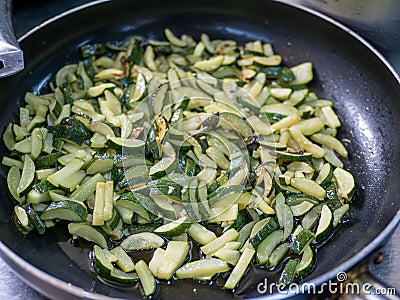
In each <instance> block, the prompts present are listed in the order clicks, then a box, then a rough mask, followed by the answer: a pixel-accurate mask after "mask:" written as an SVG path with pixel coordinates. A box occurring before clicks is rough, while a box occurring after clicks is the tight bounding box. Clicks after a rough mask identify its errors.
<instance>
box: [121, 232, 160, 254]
mask: <svg viewBox="0 0 400 300" xmlns="http://www.w3.org/2000/svg"><path fill="white" fill-rule="evenodd" d="M164 243H165V241H164V239H163V238H161V237H159V236H158V235H157V234H154V233H151V232H141V233H136V234H131V235H129V236H128V237H126V238H125V239H124V240H123V241H122V242H121V244H120V245H121V247H122V248H124V249H125V250H140V249H154V248H159V247H161V246H162V245H164Z"/></svg>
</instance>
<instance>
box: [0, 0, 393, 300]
mask: <svg viewBox="0 0 400 300" xmlns="http://www.w3.org/2000/svg"><path fill="white" fill-rule="evenodd" d="M110 1H112V0H96V1H92V2H89V3H86V4H83V5H80V6H77V7H75V8H72V9H70V10H67V11H65V12H63V13H61V14H59V15H57V16H55V17H52V18H50V19H48V20H46V21H45V22H43V23H41V24H40V25H38V26H36V27H34V28H32V29H31V30H29V31H28V32H27V33H25V34H24V35H22V36H21V37H20V38H18V42H19V43H20V42H23V41H24V40H25V39H27V38H28V37H30V36H31V35H33V34H34V33H35V32H36V31H39V30H40V29H41V28H43V27H45V26H47V25H49V24H51V23H53V22H55V21H57V20H59V19H62V18H64V17H66V16H68V15H70V14H73V13H75V12H77V11H80V10H83V9H85V8H88V7H91V6H94V5H99V4H102V3H107V2H110ZM273 1H274V2H277V3H282V4H284V5H287V6H290V7H294V8H296V9H299V10H302V11H305V12H307V13H309V14H311V15H314V16H315V17H318V18H320V19H323V20H324V21H327V22H328V23H330V24H332V25H334V26H335V27H337V28H338V29H340V30H342V31H344V32H345V33H347V34H349V35H351V36H352V37H353V38H355V39H356V40H358V41H359V42H360V43H361V44H363V45H364V46H366V47H367V48H368V50H369V51H371V52H372V53H373V54H374V55H375V56H376V57H377V58H379V60H380V61H381V62H382V63H383V64H384V65H385V67H386V68H387V69H388V70H389V71H390V72H391V73H392V75H393V76H394V77H395V79H396V80H397V82H398V83H399V84H400V74H398V73H397V72H396V71H395V69H394V68H393V66H392V65H391V64H390V63H389V62H388V60H387V59H386V58H385V57H384V56H383V55H382V54H381V53H380V52H379V51H378V50H377V49H376V48H375V47H374V46H372V45H371V44H370V43H369V42H368V41H367V40H366V39H364V38H363V37H361V36H360V35H358V34H357V33H356V32H355V31H353V30H352V29H350V28H348V27H347V26H345V25H343V24H342V23H340V22H338V21H336V20H335V19H333V18H331V17H329V16H326V15H324V14H322V13H320V12H318V11H315V10H314V9H311V8H308V7H305V6H303V5H301V4H296V3H293V2H292V1H290V0H273ZM399 223H400V210H398V211H397V212H396V215H395V216H394V217H393V218H392V219H391V220H390V221H389V223H388V224H387V226H386V227H385V229H384V230H383V231H382V232H380V233H379V234H378V236H376V237H375V238H374V239H373V240H372V241H371V242H370V243H369V244H368V245H367V246H365V247H364V248H363V249H362V250H361V251H359V252H358V253H357V254H356V255H354V256H353V257H352V258H350V259H348V260H347V261H345V262H344V263H342V264H340V265H339V266H337V267H336V268H334V269H331V270H329V271H328V272H325V273H324V274H322V275H320V276H318V277H316V278H315V279H313V280H312V281H309V282H307V283H308V284H309V283H313V284H315V285H316V286H319V285H321V284H322V283H324V282H326V281H327V280H329V279H332V278H334V277H335V276H336V275H337V274H338V272H341V271H347V270H349V269H351V268H352V267H354V266H355V265H357V264H358V263H360V262H361V261H362V260H363V259H364V258H366V257H367V256H369V255H370V254H372V253H373V252H374V251H375V250H376V249H377V248H378V247H379V246H381V245H382V244H383V243H384V241H385V240H386V239H387V238H388V237H389V236H390V234H391V233H393V232H394V230H395V229H396V228H397V226H398V225H399ZM0 256H1V257H2V258H3V259H4V260H5V262H6V263H7V264H8V265H9V266H10V267H11V268H12V269H14V270H15V269H17V268H19V269H21V270H23V271H24V272H27V273H28V274H30V275H32V276H33V277H35V278H37V279H39V280H40V281H43V282H45V283H46V284H47V285H49V286H52V287H54V288H56V289H58V290H61V291H62V292H65V293H68V294H70V295H73V296H76V297H81V298H85V299H101V300H102V299H105V300H107V299H116V298H114V297H110V296H106V295H103V294H99V293H92V292H88V291H86V290H84V289H83V288H80V287H78V286H75V285H72V284H70V283H68V282H66V281H63V280H61V279H58V278H56V277H55V276H52V275H50V274H48V273H46V272H44V271H42V270H40V269H39V268H37V267H35V266H34V265H32V264H31V263H29V262H28V261H26V260H24V259H23V258H21V257H20V256H18V255H17V254H16V253H15V252H13V251H12V250H11V249H10V248H9V247H7V246H6V245H5V244H4V243H3V242H2V241H0ZM16 274H17V276H18V277H20V278H21V279H22V280H23V281H25V282H26V283H28V285H30V286H32V287H33V288H34V289H36V290H40V291H41V293H43V294H46V291H43V290H42V289H39V288H38V287H37V286H34V285H33V284H32V283H31V282H29V281H28V280H27V279H26V278H24V277H23V276H22V275H21V274H19V273H16ZM302 285H303V284H300V285H299V287H300V289H299V290H302ZM305 291H307V289H305ZM293 295H294V293H290V292H289V293H287V294H276V293H274V294H270V295H264V296H261V297H257V298H256V299H270V298H274V299H284V298H288V297H291V296H293ZM47 296H51V295H47Z"/></svg>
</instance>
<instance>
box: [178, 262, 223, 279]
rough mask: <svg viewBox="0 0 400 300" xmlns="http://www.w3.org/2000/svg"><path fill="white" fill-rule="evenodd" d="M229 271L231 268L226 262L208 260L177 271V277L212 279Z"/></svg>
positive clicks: (191, 263)
mask: <svg viewBox="0 0 400 300" xmlns="http://www.w3.org/2000/svg"><path fill="white" fill-rule="evenodd" d="M228 270H229V266H228V264H227V263H226V262H225V261H223V260H221V259H218V258H206V259H202V260H195V261H191V262H189V263H187V264H185V265H183V266H182V267H180V268H179V269H178V270H177V271H176V277H177V278H179V279H185V278H200V277H212V276H214V275H215V274H218V273H223V272H226V271H228Z"/></svg>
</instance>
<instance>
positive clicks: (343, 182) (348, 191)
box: [333, 168, 356, 201]
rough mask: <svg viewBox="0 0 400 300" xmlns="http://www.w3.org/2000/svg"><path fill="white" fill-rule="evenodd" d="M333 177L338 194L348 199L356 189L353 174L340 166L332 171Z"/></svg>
mask: <svg viewBox="0 0 400 300" xmlns="http://www.w3.org/2000/svg"><path fill="white" fill-rule="evenodd" d="M333 177H334V178H335V181H336V184H337V193H338V195H339V196H340V197H342V198H343V199H345V200H348V201H350V200H351V198H352V197H353V195H354V192H355V190H356V189H355V183H354V177H353V175H352V174H351V173H350V172H348V171H346V170H344V169H342V168H336V169H335V171H333Z"/></svg>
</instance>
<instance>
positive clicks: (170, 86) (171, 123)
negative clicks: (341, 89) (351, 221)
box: [2, 29, 355, 296]
mask: <svg viewBox="0 0 400 300" xmlns="http://www.w3.org/2000/svg"><path fill="white" fill-rule="evenodd" d="M164 33H165V35H166V38H165V40H164V41H154V40H149V41H145V40H143V39H141V38H138V37H135V38H130V39H127V40H126V41H125V42H123V43H121V44H119V46H118V47H115V46H111V45H112V44H89V45H85V46H83V47H81V49H80V50H81V54H82V58H83V60H82V61H81V62H77V63H76V64H71V65H66V66H64V67H62V68H61V69H60V70H59V72H58V73H57V75H56V78H55V89H54V93H52V94H47V95H34V94H32V93H27V94H26V97H25V102H26V104H27V105H26V107H23V108H21V110H20V114H21V117H20V118H19V121H18V122H17V123H15V124H12V123H10V124H8V126H7V129H6V130H5V132H4V135H3V141H4V143H5V145H6V146H7V148H8V149H9V150H10V153H9V154H8V155H7V157H5V158H3V160H2V161H3V164H4V165H6V166H9V167H11V170H10V172H9V174H8V179H7V183H8V188H9V189H10V196H12V197H10V198H11V201H13V203H15V204H18V206H15V208H14V210H13V211H14V215H13V220H14V222H15V224H16V226H17V228H18V229H19V230H20V231H21V232H22V233H23V234H29V232H30V231H32V230H35V231H38V232H39V233H40V234H43V233H44V234H46V233H45V229H46V226H53V225H57V223H58V222H59V221H60V220H63V222H68V223H69V230H70V233H71V234H73V235H74V237H78V238H81V239H87V240H89V241H90V242H92V243H94V244H97V245H98V246H100V247H102V250H101V251H100V250H99V247H98V246H96V247H98V248H96V251H97V252H98V253H104V259H106V260H109V262H110V264H111V262H112V263H113V264H112V266H110V264H108V263H107V261H104V263H105V264H106V265H109V268H110V270H108V271H107V274H106V275H107V276H106V277H107V278H108V279H110V278H115V280H116V281H119V282H126V283H128V282H134V281H136V280H137V277H139V279H140V281H141V282H142V285H143V289H144V293H145V295H146V296H148V295H151V294H152V293H154V291H155V289H156V286H155V283H156V281H157V280H155V279H154V278H153V276H154V277H155V278H156V279H166V278H171V277H172V276H174V275H175V276H176V277H178V278H193V277H195V278H197V279H200V280H209V279H212V278H213V276H214V275H215V274H216V273H218V272H225V271H227V270H229V271H230V272H231V273H230V275H229V277H228V280H227V282H226V285H225V287H226V288H228V289H234V288H235V287H236V286H237V285H238V284H240V280H241V279H242V277H243V276H246V270H247V268H248V266H249V265H250V264H256V265H257V264H263V265H264V264H265V265H266V266H267V267H271V266H274V267H275V266H276V267H278V268H281V269H282V270H283V274H282V275H281V281H282V282H283V283H285V284H289V283H290V282H291V281H292V280H296V276H300V277H302V276H303V275H304V274H305V273H307V272H308V271H309V270H311V266H312V263H313V262H314V256H310V255H309V254H310V253H311V254H312V253H314V252H313V249H312V247H314V244H315V243H317V244H318V243H319V242H323V241H324V239H326V238H328V237H329V233H330V232H331V229H332V228H333V227H335V226H338V225H339V224H340V223H342V222H344V221H346V220H348V218H349V216H350V214H349V209H350V211H351V207H350V205H351V202H350V200H351V198H352V197H353V194H354V191H355V183H354V178H353V176H352V175H351V173H349V172H347V171H346V170H345V169H343V163H342V162H341V161H340V157H346V156H347V154H348V153H347V150H346V149H345V148H344V146H343V144H342V143H341V140H340V137H339V138H338V137H337V136H335V135H336V131H337V128H338V127H339V126H340V121H339V118H338V116H336V114H335V111H334V103H332V102H331V101H330V100H321V99H319V98H318V96H317V95H316V94H315V93H314V92H313V91H311V90H310V89H309V88H308V87H307V84H308V83H309V82H310V81H311V80H312V78H313V66H312V63H311V62H303V63H301V64H299V65H297V66H292V67H290V68H289V67H283V66H282V57H281V56H279V54H276V53H274V51H273V47H272V45H270V44H265V43H263V42H261V41H249V42H248V43H246V44H245V45H238V44H237V43H236V42H234V41H224V40H221V41H213V40H212V37H209V36H208V35H207V34H205V33H204V34H202V35H201V40H200V41H195V40H193V39H192V38H191V37H189V36H187V35H182V36H181V35H177V34H176V33H173V32H172V31H171V30H169V29H165V31H164ZM311 59H312V58H311ZM210 74H212V75H210ZM219 79H224V81H222V80H219ZM181 80H185V82H182V81H181ZM237 86H240V87H241V90H239V89H238V88H237ZM241 91H243V92H241ZM147 96H149V97H147ZM142 100H145V101H142ZM146 101H147V102H146ZM153 120H155V121H154V122H153ZM267 120H268V121H267ZM268 122H271V124H270V123H268ZM153 123H154V124H153ZM329 134H330V135H332V136H330V135H329ZM11 151H12V153H11ZM11 154H12V155H11ZM149 171H150V172H149ZM172 174H173V176H172ZM105 182H106V183H105ZM49 183H51V184H49ZM106 184H107V186H108V189H107V191H110V192H109V193H107V197H106V198H107V201H106V202H104V203H103V201H96V199H97V200H99V199H100V200H101V199H103V198H102V197H105V194H106V193H105V192H104V191H103V192H101V191H102V189H101V188H97V186H99V187H102V186H104V185H106ZM43 186H45V187H46V188H45V189H39V187H43ZM131 191H133V192H134V193H133V194H131ZM242 191H246V193H245V194H242ZM127 195H128V196H127ZM278 195H279V196H278ZM275 197H276V198H275ZM104 199H105V198H104ZM128 200H129V201H128ZM122 204H125V205H122ZM304 207H305V208H306V209H304V213H303V211H301V212H298V208H304ZM322 207H323V208H324V209H322V210H321V208H322ZM292 211H295V212H296V213H292ZM321 211H323V213H321ZM28 215H29V218H30V220H31V221H32V224H31V223H29V222H28V221H29V219H28V217H27V216H28ZM93 216H94V217H93ZM99 217H101V218H100V219H99ZM294 217H296V218H297V219H298V220H296V222H295V220H294ZM267 218H269V219H268V220H267ZM266 222H267V223H268V224H267V225H266V224H265V223H266ZM295 223H297V224H301V225H298V227H297V228H295V226H294V224H295ZM210 225H212V226H213V228H215V227H216V226H218V227H220V228H219V230H217V231H215V232H222V234H215V233H214V230H213V231H211V230H210V229H212V228H211V227H210ZM111 239H114V240H116V241H117V242H118V244H120V245H121V246H122V248H114V249H115V250H113V249H110V248H108V247H109V245H111V244H110V240H111ZM170 240H174V243H171V244H169V243H170V242H169V241H170ZM178 241H179V242H178ZM263 241H265V242H263ZM269 241H274V242H273V243H270V242H269ZM191 243H197V244H199V246H200V247H201V251H202V255H203V257H202V260H198V261H196V260H194V261H191V262H190V264H189V265H188V260H187V257H189V256H190V253H187V251H186V248H189V246H188V245H191ZM180 244H182V245H183V244H184V245H185V251H182V253H181V254H180V256H179V259H178V258H174V259H175V260H176V262H175V263H174V264H173V265H171V264H170V265H168V261H170V262H171V261H173V260H171V259H164V254H165V253H164V252H166V253H167V254H165V256H166V257H169V255H170V253H169V252H171V251H172V250H171V249H173V247H176V245H180ZM163 245H166V246H163ZM124 247H125V248H126V249H125V250H127V251H131V250H132V249H135V250H139V251H140V250H141V249H144V248H156V250H155V251H154V253H157V254H156V255H155V256H156V257H154V258H153V259H152V260H151V263H150V265H149V267H148V266H147V264H146V263H144V262H143V261H141V262H138V263H137V264H136V266H134V262H131V261H130V260H129V257H128V256H127V255H125V254H124V253H125V252H124V251H125V250H123V248H124ZM161 247H163V248H161ZM165 247H166V249H167V251H165V250H164V249H165ZM191 248H192V247H191ZM128 249H129V250H128ZM168 249H170V251H169V250H168ZM305 249H306V251H305V252H303V251H304V250H305ZM109 250H111V251H109ZM99 251H100V252H99ZM188 251H189V252H190V251H192V249H191V250H188ZM113 253H114V254H116V255H114V254H113ZM286 253H288V256H289V260H286V259H283V257H284V255H286ZM294 253H297V254H294ZM302 253H306V254H307V255H306V254H302ZM299 255H304V257H305V258H304V259H303V260H302V262H301V263H300V267H301V268H300V269H299V270H298V271H296V265H297V263H298V259H299ZM204 258H207V260H204ZM306 258H308V260H307V261H306ZM310 258H312V259H310ZM118 259H120V260H121V261H118ZM224 259H225V260H226V261H224ZM287 261H289V262H290V263H286V262H287ZM316 261H318V259H317V260H316ZM305 262H308V265H306V267H304V265H305ZM310 262H312V263H310ZM282 264H285V265H284V266H283V265H282ZM194 266H195V267H196V270H192V268H193V267H194ZM308 266H310V267H308ZM177 268H179V269H178V271H177V272H176V273H175V274H173V273H174V272H175V271H176V270H177ZM100 275H101V274H100Z"/></svg>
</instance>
